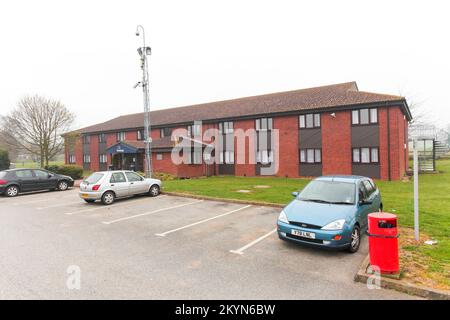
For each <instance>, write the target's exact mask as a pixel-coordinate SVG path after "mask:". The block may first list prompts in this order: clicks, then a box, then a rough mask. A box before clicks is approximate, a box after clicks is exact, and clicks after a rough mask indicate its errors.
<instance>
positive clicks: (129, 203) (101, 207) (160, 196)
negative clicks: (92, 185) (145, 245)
mask: <svg viewBox="0 0 450 320" xmlns="http://www.w3.org/2000/svg"><path fill="white" fill-rule="evenodd" d="M164 197H167V196H166V195H159V196H157V197H156V198H155V199H160V198H164ZM144 200H147V201H148V200H149V199H148V198H145V199H138V200H135V201H125V202H123V203H116V204H113V205H110V206H105V205H100V204H99V205H95V204H90V205H89V206H95V207H93V208H88V209H83V210H77V211H71V212H64V214H67V215H73V214H77V213H83V212H91V211H96V210H100V209H114V208H117V207H122V206H125V205H127V206H130V205H132V204H134V203H141V202H143V201H144Z"/></svg>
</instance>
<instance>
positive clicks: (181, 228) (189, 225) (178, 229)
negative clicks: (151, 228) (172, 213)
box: [155, 205, 251, 237]
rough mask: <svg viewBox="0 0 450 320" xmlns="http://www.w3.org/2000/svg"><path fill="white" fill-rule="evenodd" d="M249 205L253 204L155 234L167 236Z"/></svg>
mask: <svg viewBox="0 0 450 320" xmlns="http://www.w3.org/2000/svg"><path fill="white" fill-rule="evenodd" d="M249 207H251V205H248V206H244V207H241V208H239V209H236V210H232V211H228V212H225V213H222V214H219V215H218V216H214V217H211V218H207V219H204V220H201V221H197V222H194V223H191V224H188V225H187V226H183V227H179V228H176V229H173V230H169V231H166V232H163V233H156V234H155V235H156V236H158V237H165V236H166V235H168V234H169V233H173V232H176V231H180V230H183V229H187V228H190V227H193V226H196V225H198V224H201V223H205V222H208V221H211V220H214V219H217V218H221V217H225V216H227V215H229V214H232V213H235V212H238V211H241V210H244V209H247V208H249Z"/></svg>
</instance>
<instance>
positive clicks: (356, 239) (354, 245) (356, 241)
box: [347, 225, 361, 253]
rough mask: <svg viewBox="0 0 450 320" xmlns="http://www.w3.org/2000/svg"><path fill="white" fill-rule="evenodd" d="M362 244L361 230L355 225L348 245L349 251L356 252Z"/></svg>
mask: <svg viewBox="0 0 450 320" xmlns="http://www.w3.org/2000/svg"><path fill="white" fill-rule="evenodd" d="M360 245H361V231H360V229H359V227H358V226H357V225H355V226H354V227H353V230H352V237H351V242H350V245H349V247H348V249H347V250H348V252H350V253H355V252H357V251H358V250H359V246H360Z"/></svg>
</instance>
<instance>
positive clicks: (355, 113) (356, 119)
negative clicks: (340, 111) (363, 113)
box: [352, 110, 359, 124]
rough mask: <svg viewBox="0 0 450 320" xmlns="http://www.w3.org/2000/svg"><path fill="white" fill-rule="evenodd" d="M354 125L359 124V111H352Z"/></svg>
mask: <svg viewBox="0 0 450 320" xmlns="http://www.w3.org/2000/svg"><path fill="white" fill-rule="evenodd" d="M352 124H359V110H353V111H352Z"/></svg>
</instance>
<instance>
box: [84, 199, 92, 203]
mask: <svg viewBox="0 0 450 320" xmlns="http://www.w3.org/2000/svg"><path fill="white" fill-rule="evenodd" d="M83 200H84V201H86V202H87V203H93V202H95V200H94V199H83Z"/></svg>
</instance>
